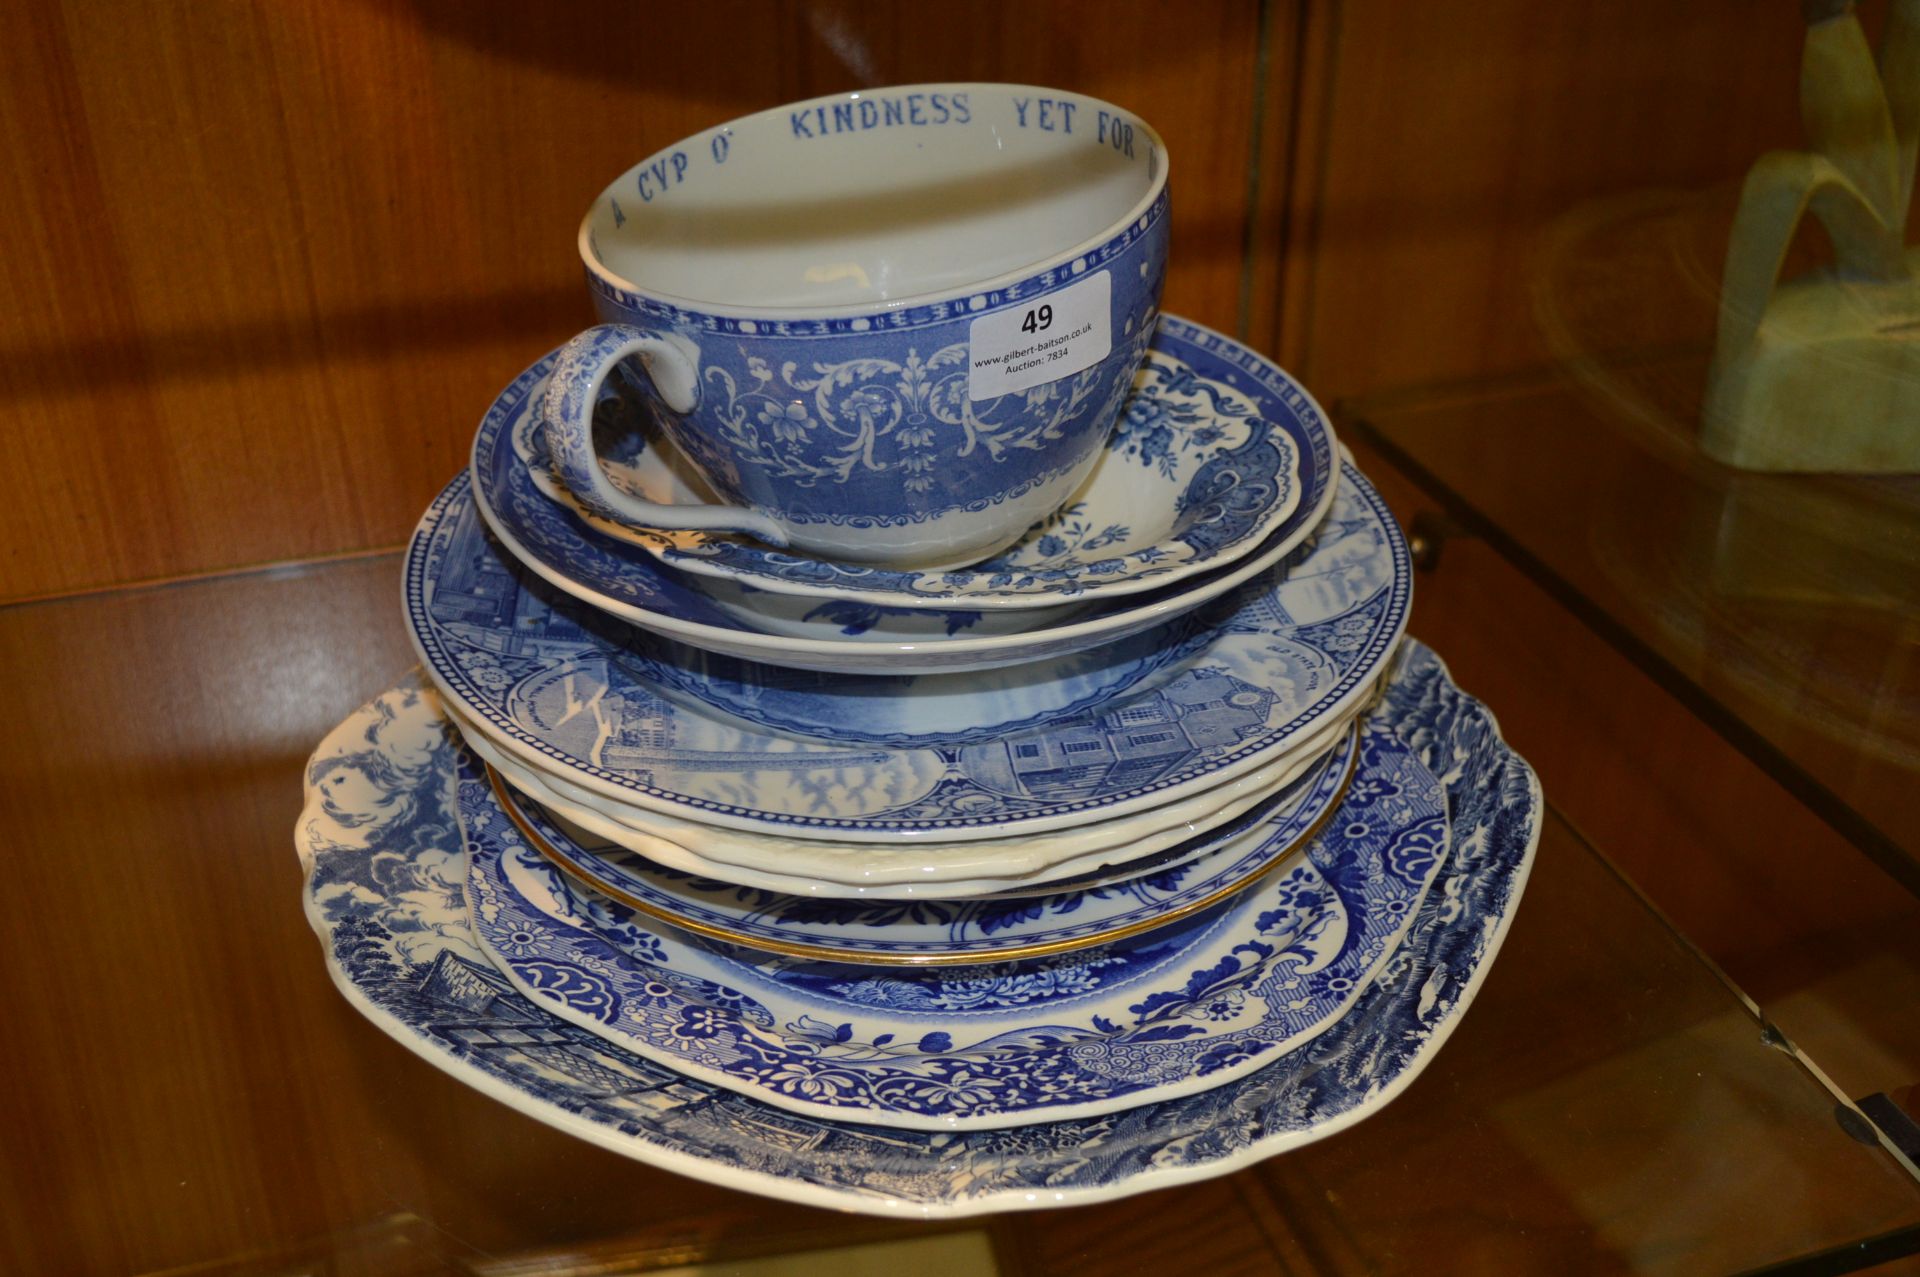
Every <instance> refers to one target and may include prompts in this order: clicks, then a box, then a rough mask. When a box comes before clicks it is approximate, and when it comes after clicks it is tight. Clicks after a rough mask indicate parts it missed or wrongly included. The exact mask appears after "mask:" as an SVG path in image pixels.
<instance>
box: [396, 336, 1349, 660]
mask: <svg viewBox="0 0 1920 1277" xmlns="http://www.w3.org/2000/svg"><path fill="white" fill-rule="evenodd" d="M1191 342H1192V344H1193V346H1194V347H1195V348H1196V349H1200V350H1204V351H1206V352H1207V353H1208V355H1209V356H1210V357H1211V358H1213V359H1215V360H1217V361H1219V362H1220V363H1221V364H1222V365H1224V366H1225V367H1226V368H1228V369H1229V370H1230V371H1231V373H1232V375H1234V376H1236V377H1238V378H1240V379H1241V382H1242V384H1251V383H1252V382H1254V381H1256V380H1258V379H1259V378H1260V377H1261V376H1263V375H1265V370H1268V369H1271V365H1270V364H1269V363H1268V362H1267V361H1266V360H1264V359H1262V358H1261V357H1260V356H1259V355H1257V354H1255V353H1254V352H1252V351H1250V350H1248V349H1246V348H1245V347H1244V346H1241V345H1239V344H1238V343H1235V342H1232V341H1231V340H1229V339H1227V338H1224V337H1221V336H1219V335H1217V334H1213V333H1208V332H1204V331H1202V330H1194V332H1193V333H1192V336H1191ZM550 364H551V357H549V358H547V359H543V360H541V361H539V362H538V363H536V364H534V365H533V367H531V368H529V369H527V371H526V372H524V373H522V374H521V375H520V376H519V377H518V378H516V379H515V380H514V381H513V383H512V384H511V385H509V386H508V387H507V388H506V389H505V390H504V391H502V392H501V394H500V396H499V397H498V398H497V399H496V400H495V401H494V403H493V405H492V407H491V408H490V409H489V410H488V412H487V414H486V416H485V417H484V418H483V419H482V421H481V423H480V428H479V431H478V432H477V434H476V435H475V438H474V445H473V456H472V463H471V465H470V466H469V477H463V479H461V480H456V481H455V482H454V483H453V484H451V485H449V488H448V490H447V491H446V492H444V493H442V494H441V498H440V501H439V502H437V503H436V507H435V510H436V511H438V512H439V515H440V517H441V518H447V519H453V520H456V521H457V520H458V519H460V518H461V517H463V516H464V514H465V512H464V510H462V509H460V508H459V507H462V506H464V504H465V503H466V502H468V501H469V500H471V501H472V502H473V504H474V505H475V506H476V507H477V508H478V510H479V512H480V515H481V517H482V518H483V519H484V520H485V522H486V524H487V525H489V526H490V527H491V529H492V531H493V532H494V533H495V535H497V536H498V538H499V540H500V542H501V544H502V545H503V546H505V548H506V549H507V551H508V553H509V555H510V556H511V557H512V558H513V559H517V560H519V561H521V562H523V563H525V564H526V565H527V567H528V568H529V569H531V570H532V571H533V572H534V573H536V574H537V575H539V576H540V577H541V578H542V579H543V580H545V581H546V582H547V583H548V584H550V585H552V586H554V587H556V588H557V589H559V590H561V591H564V592H566V593H568V594H571V595H573V596H574V597H575V598H578V599H580V600H582V601H583V602H585V603H587V604H589V605H591V606H592V607H593V608H595V609H597V610H599V611H602V612H605V613H607V614H609V615H611V616H616V617H619V618H620V619H622V620H624V621H627V622H629V623H630V624H632V625H634V626H637V627H639V628H640V629H643V630H648V631H651V632H653V633H656V634H661V635H664V636H666V637H669V638H674V639H677V640H679V641H681V642H683V643H686V644H689V645H690V646H693V647H697V648H701V649H703V650H706V651H710V652H719V653H724V654H726V655H730V656H737V657H740V658H742V659H745V660H759V661H767V662H770V663H773V664H777V665H782V666H789V667H798V668H804V669H816V670H826V671H831V672H839V673H861V672H867V673H883V674H916V673H936V672H944V671H954V670H970V669H990V668H993V667H995V666H1005V665H1018V664H1026V663H1030V662H1034V661H1039V660H1044V659H1049V658H1054V657H1060V656H1066V655H1071V654H1073V653H1077V652H1084V651H1087V650H1090V649H1092V648H1096V647H1100V646H1102V645H1105V644H1110V643H1113V642H1115V641H1117V640H1119V639H1122V638H1124V637H1126V636H1128V635H1132V634H1137V633H1139V632H1141V631H1142V630H1146V629H1150V628H1152V627H1154V626H1156V625H1160V624H1163V623H1165V622H1167V621H1170V620H1172V619H1174V618H1175V617H1178V616H1180V615H1181V614H1183V613H1185V612H1189V611H1192V610H1193V609H1194V608H1197V607H1199V606H1201V605H1202V604H1204V603H1206V602H1208V601H1209V600H1212V599H1214V598H1217V597H1219V596H1220V595H1221V594H1224V593H1226V592H1227V591H1229V590H1231V589H1233V588H1235V587H1236V586H1238V585H1240V584H1241V583H1243V582H1244V581H1246V580H1248V579H1249V578H1251V577H1253V576H1255V575H1258V574H1259V573H1261V572H1264V571H1266V570H1267V569H1268V568H1270V567H1272V566H1274V565H1275V564H1276V563H1279V562H1281V561H1282V560H1284V559H1286V558H1287V557H1288V556H1289V555H1291V554H1293V553H1294V552H1295V550H1296V548H1297V547H1298V546H1299V545H1300V544H1301V543H1302V542H1303V541H1304V540H1305V539H1306V538H1308V537H1310V536H1312V535H1313V534H1314V532H1315V530H1316V529H1317V528H1318V527H1319V526H1320V523H1321V521H1322V519H1323V518H1324V517H1325V515H1326V513H1327V510H1328V509H1329V507H1330V505H1331V503H1332V501H1333V499H1334V495H1335V491H1336V488H1337V486H1338V483H1339V478H1340V474H1341V467H1340V464H1339V458H1338V456H1337V455H1336V448H1335V443H1334V438H1333V433H1332V430H1331V428H1330V427H1329V426H1328V425H1327V422H1326V420H1325V419H1324V417H1322V416H1321V415H1320V414H1319V413H1317V412H1314V413H1309V414H1303V415H1301V416H1299V417H1297V418H1294V417H1289V418H1286V419H1283V420H1281V421H1279V422H1278V423H1277V424H1278V425H1279V426H1280V427H1281V429H1282V431H1283V432H1284V433H1285V434H1286V435H1287V436H1288V438H1289V440H1290V442H1291V446H1292V448H1293V450H1294V452H1295V454H1296V458H1297V463H1298V467H1299V489H1300V495H1299V501H1298V503H1297V504H1296V506H1295V508H1294V509H1293V511H1292V513H1291V514H1289V515H1288V516H1287V517H1286V518H1284V519H1282V520H1281V521H1280V523H1279V526H1278V527H1276V528H1275V529H1274V530H1273V532H1272V533H1271V534H1270V535H1269V536H1267V537H1266V539H1265V540H1263V541H1261V542H1260V544H1259V545H1258V546H1256V547H1254V548H1253V549H1252V550H1251V551H1250V552H1249V553H1248V554H1246V555H1245V556H1244V557H1243V558H1241V559H1239V560H1238V561H1237V562H1235V563H1232V564H1229V565H1225V566H1218V567H1210V569H1209V570H1207V571H1203V572H1199V573H1197V574H1195V575H1194V576H1192V577H1189V578H1187V579H1185V580H1180V581H1176V582H1173V583H1171V584H1165V585H1156V588H1154V589H1152V590H1149V591H1146V592H1144V593H1141V594H1137V595H1127V596H1124V597H1121V598H1117V599H1112V600H1109V601H1106V602H1099V601H1096V602H1094V603H1093V604H1091V605H1088V604H1086V603H1084V602H1083V601H1075V602H1073V603H1071V604H1069V605H1064V606H1062V607H1056V608H1050V609H1022V610H1020V611H1017V612H1007V613H999V612H994V611H992V610H991V609H985V608H979V607H969V608H962V609H935V610H932V611H916V610H914V609H899V608H888V607H882V606H880V605H877V604H874V603H871V602H866V601H860V600H850V599H826V600H809V599H805V598H794V597H788V596H779V595H772V594H768V593H766V592H764V591H755V590H754V588H753V587H750V586H747V585H744V584H742V583H740V582H738V581H719V580H708V581H701V582H695V581H694V580H692V579H690V578H688V577H686V576H684V575H682V574H681V573H679V572H676V571H675V570H673V569H671V568H667V567H665V566H663V565H662V564H660V563H659V562H658V561H657V560H655V559H654V557H653V556H652V555H651V554H650V553H649V552H648V551H646V550H644V549H642V548H640V547H639V546H637V545H634V544H632V543H631V542H629V541H625V540H622V539H620V538H617V537H612V536H607V535H604V534H602V533H600V532H598V531H596V530H595V529H594V528H593V527H591V526H589V525H588V524H586V523H584V522H582V521H581V520H580V518H579V517H578V516H576V515H575V514H573V513H572V512H570V511H569V510H567V509H566V508H564V507H562V506H560V505H558V504H556V503H555V502H554V501H553V500H551V499H550V498H549V497H548V496H547V495H546V493H544V492H543V491H542V490H541V487H540V485H539V484H538V483H536V482H535V480H534V475H535V473H536V469H535V468H530V461H531V460H532V458H531V457H530V456H528V455H522V451H520V450H518V449H527V450H531V449H533V448H534V447H535V445H536V443H537V440H538V432H539V423H538V419H537V409H538V402H539V401H538V398H537V397H536V396H535V394H534V391H535V390H536V389H537V387H538V386H539V385H540V384H541V382H542V381H543V379H544V378H545V376H546V373H547V370H548V368H549V366H550ZM1148 434H1154V432H1152V431H1149V432H1148ZM1154 437H1155V438H1156V439H1157V435H1155V436H1154ZM1141 446H1142V447H1143V448H1148V449H1149V450H1153V449H1157V448H1159V447H1160V446H1161V445H1160V444H1158V443H1154V444H1152V445H1147V444H1142V445H1141ZM1349 473H1354V474H1357V472H1354V471H1351V470H1350V468H1349ZM429 517H430V518H431V517H434V514H433V513H431V512H430V515H429ZM480 570H482V571H484V569H480ZM476 584H478V582H476Z"/></svg>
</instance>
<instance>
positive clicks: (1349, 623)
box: [403, 467, 1412, 842]
mask: <svg viewBox="0 0 1920 1277" xmlns="http://www.w3.org/2000/svg"><path fill="white" fill-rule="evenodd" d="M462 512H463V507H461V506H459V505H457V504H455V505H450V504H448V503H446V502H445V501H444V500H443V501H442V502H437V503H436V504H435V506H434V507H433V509H431V510H430V511H429V512H428V514H427V516H426V518H425V519H423V521H422V523H421V525H420V528H419V529H418V531H416V533H415V535H414V538H413V541H412V543H411V544H410V546H409V549H408V554H407V558H406V565H405V576H404V582H403V586H404V603H405V608H404V619H405V622H406V625H407V630H408V633H409V635H410V637H411V638H412V640H413V643H414V646H415V648H416V650H417V651H418V652H419V654H420V656H421V659H422V661H423V662H424V664H425V666H426V668H427V670H428V672H429V674H430V675H431V676H432V678H433V679H434V682H435V684H436V685H437V686H438V687H439V689H440V691H441V693H442V694H443V695H445V696H447V697H448V699H449V700H450V701H452V702H453V703H454V704H455V705H456V706H457V707H458V709H459V710H460V713H461V716H462V718H463V719H464V720H466V721H467V722H469V723H471V724H472V725H473V726H474V727H475V728H476V729H477V730H478V731H479V732H481V733H482V734H484V735H485V736H486V737H487V738H488V739H489V740H490V741H492V742H493V743H495V744H497V745H499V746H501V747H502V748H503V749H505V750H506V751H507V752H509V753H511V754H514V755H516V756H518V757H521V758H523V759H525V760H526V761H528V762H529V763H530V764H532V765H534V766H536V767H538V768H540V769H541V770H543V771H545V772H547V773H549V774H553V775H557V776H560V777H563V778H564V779H566V780H567V781H569V782H571V783H573V784H575V785H578V786H579V787H581V788H582V789H584V790H587V791H589V792H593V793H598V794H602V795H605V796H608V797H611V798H614V799H616V800H618V801H620V802H622V803H624V804H628V805H631V806H637V807H643V808H648V809H652V810H657V811H662V812H665V813H667V814H669V815H677V816H681V817H684V818H687V819H690V820H696V821H700V822H703V823H706V824H710V825H722V826H726V827H730V828H736V829H749V830H755V831H759V832H771V833H775V834H783V835H788V836H792V837H799V838H805V837H814V838H824V839H834V840H839V841H856V842H895V841H899V840H903V839H904V840H919V841H937V840H967V839H987V838H1001V837H1007V836H1011V835H1014V834H1021V833H1029V832H1037V831H1040V830H1045V829H1058V828H1062V827H1067V826H1072V825H1079V824H1084V823H1085V822H1087V821H1089V820H1098V819H1103V818H1106V817H1112V816H1121V815H1125V814H1128V813H1130V812H1137V811H1141V810H1144V809H1147V808H1150V807H1155V806H1159V805H1162V804H1165V803H1168V802H1171V801H1174V800H1175V799H1177V798H1179V797H1181V796H1182V795H1183V794H1188V793H1194V792H1198V791H1200V790H1204V789H1207V788H1211V787H1212V786H1215V785H1217V784H1219V783H1221V782H1223V781H1226V780H1229V779H1231V778H1232V777H1233V776H1235V775H1237V774H1239V773H1240V772H1243V771H1248V770H1252V769H1254V768H1257V767H1259V766H1260V765H1261V764H1262V763H1264V762H1266V761H1269V760H1271V759H1273V758H1275V757H1279V756H1281V755H1283V754H1286V753H1288V752H1289V751H1291V750H1294V749H1297V748H1298V747H1299V746H1300V744H1301V743H1302V742H1303V741H1304V740H1306V739H1308V738H1309V737H1311V736H1313V735H1314V734H1316V733H1318V732H1320V731H1323V730H1325V729H1326V728H1327V726H1328V725H1330V724H1332V723H1335V722H1338V721H1340V720H1341V719H1343V718H1345V717H1347V716H1349V715H1350V714H1351V713H1352V712H1353V711H1354V709H1355V708H1356V707H1357V706H1358V705H1359V704H1360V703H1361V701H1362V700H1363V699H1364V697H1365V695H1366V694H1367V692H1368V691H1369V689H1370V687H1371V685H1372V683H1373V681H1374V679H1375V678H1376V676H1377V675H1378V674H1379V673H1380V672H1381V670H1382V669H1383V668H1384V667H1385V665H1386V663H1387V661H1388V659H1389V657H1390V656H1391V654H1392V651H1393V648H1394V645H1395V644H1396V643H1397V642H1398V641H1399V638H1400V635H1401V633H1402V632H1403V631H1404V629H1405V626H1406V619H1407V609H1408V605H1409V603H1410V601H1411V597H1412V571H1411V564H1410V562H1409V560H1408V557H1407V548H1406V541H1405V538H1404V537H1402V536H1401V534H1400V530H1399V526H1398V525H1397V524H1396V523H1395V522H1394V520H1393V517H1392V515H1391V514H1390V513H1389V512H1388V511H1387V508H1386V505H1385V503H1384V502H1383V501H1382V500H1381V498H1380V496H1379V494H1378V493H1377V492H1375V491H1374V490H1373V488H1372V486H1371V485H1370V484H1368V483H1367V482H1366V480H1365V479H1364V478H1362V477H1360V476H1359V474H1358V472H1357V471H1354V470H1353V469H1352V468H1351V467H1349V468H1348V470H1347V473H1346V476H1345V478H1344V479H1343V481H1342V483H1341V484H1340V487H1339V492H1338V495H1337V497H1336V499H1335V501H1334V505H1333V508H1332V510H1331V511H1329V513H1328V515H1327V518H1326V521H1325V522H1324V524H1323V525H1322V526H1321V528H1320V529H1319V531H1318V535H1317V536H1316V538H1315V539H1314V543H1313V548H1312V550H1311V551H1310V552H1308V553H1306V554H1304V555H1303V556H1302V557H1301V558H1300V559H1299V560H1298V561H1297V562H1294V563H1292V564H1290V565H1289V566H1288V567H1287V568H1286V570H1284V571H1279V570H1276V571H1271V572H1269V573H1266V574H1263V575H1261V576H1258V577H1256V578H1255V579H1253V580H1252V581H1249V582H1247V583H1245V584H1244V585H1242V586H1240V587H1239V588H1238V589H1236V590H1234V591H1232V592H1231V593H1229V594H1228V595H1226V596H1223V597H1222V598H1220V599H1217V600H1215V601H1214V602H1213V603H1210V604H1208V605H1207V608H1206V611H1205V612H1204V613H1202V614H1201V618H1200V629H1201V632H1202V633H1204V634H1205V635H1206V641H1205V642H1204V643H1203V644H1202V645H1201V646H1199V647H1198V648H1197V649H1195V650H1194V651H1193V652H1192V653H1191V654H1189V655H1188V656H1187V657H1186V659H1185V660H1183V661H1182V662H1180V664H1179V666H1178V670H1177V672H1176V673H1175V674H1174V675H1173V676H1172V677H1171V678H1169V679H1166V680H1164V681H1159V682H1157V683H1155V684H1154V685H1153V686H1152V688H1151V690H1149V691H1144V692H1141V693H1139V694H1137V695H1128V696H1123V697H1119V698H1117V699H1113V700H1109V701H1106V702H1104V703H1099V704H1096V705H1093V706H1091V707H1088V708H1086V709H1083V710H1079V711H1077V712H1071V713H1062V714H1059V715H1057V716H1053V717H1050V718H1047V719H1045V720H1044V721H1041V722H1038V723H1036V724H1034V725H1032V726H1030V727H1027V728H1025V729H1023V730H1018V731H1012V732H1008V733H1006V734H1004V735H1000V736H997V737H994V738H992V739H988V740H983V741H976V742H973V743H969V744H964V745H946V744H940V745H931V744H924V743H913V744H908V743H902V744H882V743H868V742H866V741H862V740H859V739H858V738H855V739H853V740H849V739H846V738H845V733H844V732H843V731H841V730H838V729H836V730H834V732H833V734H832V735H830V736H814V735H807V734H805V733H806V731H807V730H808V728H809V727H810V725H811V724H810V722H809V721H808V720H807V719H805V718H794V719H792V720H791V727H790V730H787V731H783V732H774V731H769V730H768V729H767V726H766V725H765V724H764V723H755V722H749V721H746V720H743V719H741V718H737V717H735V716H734V715H732V714H728V713H724V712H721V711H718V710H715V709H712V708H711V707H709V706H703V705H696V704H692V703H689V702H687V701H685V700H676V699H675V698H674V696H671V695H669V694H668V693H669V691H670V690H677V689H669V688H668V687H666V686H664V685H662V684H661V683H658V682H651V681H650V680H652V679H653V678H654V676H655V672H654V671H653V670H651V669H649V668H648V666H647V662H646V661H645V660H644V659H640V658H641V657H643V656H644V655H645V654H646V653H647V652H648V648H647V644H648V643H649V642H650V641H651V640H650V638H649V636H648V635H646V634H644V633H641V632H637V631H635V630H634V629H632V628H631V627H629V626H626V625H623V624H621V623H620V622H619V621H618V620H617V619H615V618H612V617H609V616H606V615H605V614H603V613H600V612H597V611H595V610H594V609H592V608H588V607H585V606H583V605H582V604H580V603H578V602H577V601H575V600H572V599H568V598H566V597H564V596H561V595H559V594H558V593H557V592H555V591H552V590H551V589H545V588H541V586H540V583H538V582H535V581H531V580H523V579H522V578H521V577H520V576H519V575H517V574H516V573H515V571H514V570H513V567H512V565H511V563H510V561H508V560H505V559H504V558H503V557H502V556H501V552H500V550H499V548H498V547H496V546H495V545H493V544H492V543H491V542H490V541H488V539H487V538H486V537H484V536H483V535H480V534H478V532H477V529H476V528H475V525H474V521H473V519H472V514H471V508H470V507H466V508H464V517H462ZM1036 694H1037V693H1036ZM736 708H739V706H736ZM846 708H847V709H848V712H850V713H854V712H857V707H855V706H852V705H848V706H847V707H846ZM783 721H786V720H784V719H783ZM847 721H848V720H846V719H842V720H840V722H841V723H842V724H844V723H846V722H847ZM876 721H877V720H876Z"/></svg>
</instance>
